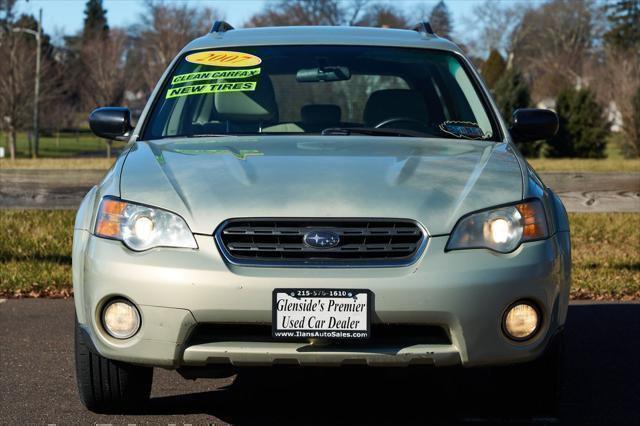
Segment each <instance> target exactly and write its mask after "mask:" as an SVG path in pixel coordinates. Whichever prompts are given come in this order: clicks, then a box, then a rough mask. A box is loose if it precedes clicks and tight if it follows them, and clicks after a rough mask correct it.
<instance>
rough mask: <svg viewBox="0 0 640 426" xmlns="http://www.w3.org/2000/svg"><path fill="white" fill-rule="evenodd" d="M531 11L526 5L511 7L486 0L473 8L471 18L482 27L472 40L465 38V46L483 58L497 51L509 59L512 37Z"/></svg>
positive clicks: (519, 4)
mask: <svg viewBox="0 0 640 426" xmlns="http://www.w3.org/2000/svg"><path fill="white" fill-rule="evenodd" d="M529 10H530V7H528V6H527V5H526V3H524V4H523V3H518V4H516V5H513V6H509V5H508V4H505V3H504V2H496V1H492V0H485V1H484V2H483V3H482V4H480V5H477V6H475V7H474V8H473V14H472V15H473V18H470V19H475V21H476V23H477V25H478V26H479V27H480V31H479V34H478V35H477V36H476V35H474V37H473V38H472V39H466V38H465V40H464V41H465V44H466V45H467V46H468V47H469V49H470V50H471V51H472V52H473V54H475V55H477V56H480V57H483V58H486V57H487V56H488V54H489V52H490V51H491V50H497V51H498V52H500V53H501V54H502V55H503V56H504V57H505V58H506V57H509V54H510V50H511V44H512V43H511V38H512V35H513V34H514V33H515V29H516V28H517V27H518V26H520V24H521V22H522V17H523V16H524V14H525V13H526V12H527V11H529ZM519 35H521V34H520V33H519Z"/></svg>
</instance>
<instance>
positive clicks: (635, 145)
mask: <svg viewBox="0 0 640 426" xmlns="http://www.w3.org/2000/svg"><path fill="white" fill-rule="evenodd" d="M631 128H632V131H631V132H625V133H626V134H630V135H631V136H632V138H633V140H631V141H630V143H629V144H626V145H625V147H626V151H627V152H625V155H626V156H628V157H640V87H638V89H636V94H635V95H634V96H633V122H632V123H631Z"/></svg>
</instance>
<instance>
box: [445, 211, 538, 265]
mask: <svg viewBox="0 0 640 426" xmlns="http://www.w3.org/2000/svg"><path fill="white" fill-rule="evenodd" d="M548 236H549V235H548V229H547V220H546V217H545V214H544V208H543V207H542V203H541V202H540V200H531V201H526V202H523V203H519V204H514V205H512V206H505V207H498V208H495V209H491V210H486V211H482V212H478V213H472V214H470V215H468V216H466V217H464V218H462V219H461V220H460V221H459V222H458V224H457V225H456V226H455V228H454V229H453V232H452V233H451V237H450V238H449V242H448V243H447V250H460V249H471V248H488V249H491V250H495V251H498V252H501V253H509V252H511V251H513V250H515V249H516V248H518V246H519V245H520V244H521V243H523V242H525V241H533V240H539V239H542V238H547V237H548Z"/></svg>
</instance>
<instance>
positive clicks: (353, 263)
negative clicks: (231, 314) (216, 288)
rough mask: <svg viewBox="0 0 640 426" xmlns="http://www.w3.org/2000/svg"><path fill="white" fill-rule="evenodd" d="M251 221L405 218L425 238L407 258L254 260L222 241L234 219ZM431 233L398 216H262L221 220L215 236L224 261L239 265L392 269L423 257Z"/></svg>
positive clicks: (414, 222)
mask: <svg viewBox="0 0 640 426" xmlns="http://www.w3.org/2000/svg"><path fill="white" fill-rule="evenodd" d="M251 220H263V221H287V220H289V221H313V220H317V221H325V222H326V221H335V222H340V221H343V222H348V221H358V222H387V221H389V222H392V221H405V222H407V223H412V224H414V225H415V226H416V227H417V228H418V229H419V230H421V231H422V239H421V240H420V244H419V245H418V247H417V248H416V250H415V252H414V254H413V255H412V256H410V257H407V258H405V259H398V260H393V259H383V258H381V259H362V260H360V259H349V260H343V261H336V260H305V259H302V260H300V261H278V260H273V261H267V260H255V259H238V258H236V257H235V256H233V255H232V254H231V253H230V252H229V251H228V250H227V248H226V247H225V244H224V242H223V240H222V231H223V230H224V228H225V227H226V226H227V225H228V224H229V223H231V222H235V221H251ZM429 237H430V236H429V233H428V232H427V230H426V229H425V227H424V226H422V224H421V223H420V222H417V221H415V220H412V219H398V218H354V217H352V218H310V217H306V218H301V217H278V218H275V217H260V218H232V219H227V220H225V221H224V222H222V223H221V224H220V225H219V226H218V227H217V228H216V230H215V232H214V239H215V241H216V246H217V247H218V250H219V251H220V254H221V255H222V257H223V258H224V260H225V262H227V263H228V264H231V265H236V266H252V267H262V268H271V267H274V268H389V267H406V266H410V265H413V264H414V263H416V262H417V261H418V259H420V257H421V256H422V254H423V253H424V250H425V248H426V246H427V243H428V241H429Z"/></svg>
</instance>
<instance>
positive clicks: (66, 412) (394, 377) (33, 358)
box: [0, 300, 640, 425]
mask: <svg viewBox="0 0 640 426" xmlns="http://www.w3.org/2000/svg"><path fill="white" fill-rule="evenodd" d="M72 331H73V302H72V301H71V300H8V301H5V302H3V303H0V423H4V424H26V423H40V424H42V423H49V424H50V423H57V424H62V423H71V422H73V423H85V424H86V423H103V424H104V423H111V424H142V423H148V422H152V423H161V424H168V423H173V424H185V423H187V424H203V423H217V424H220V423H232V424H253V423H260V424H318V423H320V424H407V423H410V424H415V423H419V424H427V423H428V424H445V423H451V422H456V423H457V422H461V421H462V422H464V423H473V424H475V423H484V424H494V423H502V424H504V423H507V424H529V423H534V424H576V425H588V424H592V425H610V424H620V425H639V424H640V356H639V354H640V304H599V303H596V304H574V305H572V306H571V308H570V312H569V320H568V324H567V331H568V335H567V351H566V359H565V364H566V379H565V387H564V391H563V396H562V404H561V410H560V416H559V418H557V419H551V418H531V417H527V415H522V416H521V415H519V414H518V413H515V414H512V415H510V416H508V417H505V416H504V415H503V413H502V412H503V410H502V408H501V406H500V401H491V400H490V398H484V400H482V399H481V398H475V399H473V400H469V398H468V397H460V396H459V395H458V393H457V391H456V390H455V389H453V390H452V388H451V387H450V386H447V384H448V383H449V382H450V381H448V380H447V378H446V377H443V376H444V375H445V374H443V373H445V372H446V371H449V370H445V372H440V373H436V374H438V376H436V375H434V374H433V373H431V374H424V375H422V374H413V373H411V374H410V375H409V376H408V377H406V376H400V374H401V373H402V372H403V371H406V370H401V371H399V370H392V372H384V373H382V372H380V373H374V374H369V373H370V372H366V374H363V372H362V371H361V372H359V373H358V374H348V375H343V374H341V372H340V371H341V370H335V369H334V370H331V371H327V372H322V373H318V372H317V371H316V372H315V374H310V373H301V372H300V371H299V370H297V372H295V371H294V372H293V373H288V374H286V375H284V376H283V377H282V379H278V380H273V381H269V382H265V383H262V384H260V385H259V386H258V387H257V388H252V387H249V386H236V385H231V380H220V379H218V380H213V379H200V380H197V381H195V382H193V381H187V380H184V379H183V378H182V377H180V376H179V375H178V374H177V373H175V372H170V371H164V370H158V369H156V372H155V379H154V384H153V391H152V400H151V402H150V403H149V404H148V405H147V406H145V407H142V408H141V411H140V412H139V413H136V414H134V415H128V416H106V415H96V414H93V413H91V412H89V411H87V410H86V409H84V407H83V406H82V405H81V404H80V402H79V400H78V397H77V395H76V386H75V377H74V367H73V351H72V348H73V346H72V344H73V333H72ZM446 374H448V373H446ZM520 384H521V383H519V382H518V378H517V377H514V387H513V392H517V386H518V385H520ZM443 389H445V390H446V392H443Z"/></svg>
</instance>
